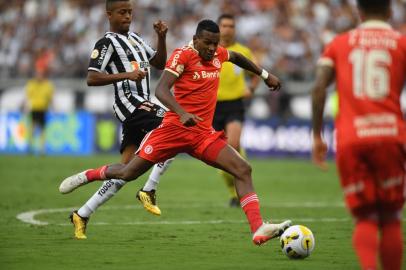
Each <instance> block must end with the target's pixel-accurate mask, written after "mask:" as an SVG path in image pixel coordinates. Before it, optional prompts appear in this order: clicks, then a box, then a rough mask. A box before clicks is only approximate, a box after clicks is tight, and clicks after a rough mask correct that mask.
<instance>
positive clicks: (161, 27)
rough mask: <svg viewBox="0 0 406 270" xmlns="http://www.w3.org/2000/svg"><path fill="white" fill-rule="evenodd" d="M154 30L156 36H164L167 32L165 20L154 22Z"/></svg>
mask: <svg viewBox="0 0 406 270" xmlns="http://www.w3.org/2000/svg"><path fill="white" fill-rule="evenodd" d="M154 30H155V32H156V33H157V35H158V36H160V37H165V36H166V33H167V32H168V25H167V24H166V23H165V22H163V21H161V20H159V21H157V22H154Z"/></svg>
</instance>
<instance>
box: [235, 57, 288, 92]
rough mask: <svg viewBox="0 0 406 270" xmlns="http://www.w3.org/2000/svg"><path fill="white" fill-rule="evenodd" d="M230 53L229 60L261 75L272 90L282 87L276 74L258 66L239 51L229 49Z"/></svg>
mask: <svg viewBox="0 0 406 270" xmlns="http://www.w3.org/2000/svg"><path fill="white" fill-rule="evenodd" d="M228 53H229V58H228V61H230V62H231V63H234V64H236V65H237V66H239V67H240V68H243V69H245V70H248V71H250V72H252V73H254V74H256V75H258V76H260V77H261V78H262V79H263V80H264V82H265V84H266V85H267V86H268V87H269V89H270V90H271V91H277V90H279V89H280V88H281V82H280V81H279V79H278V78H277V77H276V76H275V75H273V74H271V73H269V72H268V71H266V70H265V69H262V68H260V67H258V66H257V65H256V64H255V63H254V62H252V61H251V60H249V59H248V58H247V57H245V56H243V55H242V54H240V53H238V52H233V51H228Z"/></svg>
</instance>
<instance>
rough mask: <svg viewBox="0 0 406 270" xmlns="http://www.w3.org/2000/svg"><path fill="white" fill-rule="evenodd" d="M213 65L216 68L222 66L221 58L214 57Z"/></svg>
mask: <svg viewBox="0 0 406 270" xmlns="http://www.w3.org/2000/svg"><path fill="white" fill-rule="evenodd" d="M213 66H215V67H216V68H221V63H220V60H219V59H218V58H217V57H216V58H214V59H213Z"/></svg>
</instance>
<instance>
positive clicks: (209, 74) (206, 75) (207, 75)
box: [192, 70, 220, 80]
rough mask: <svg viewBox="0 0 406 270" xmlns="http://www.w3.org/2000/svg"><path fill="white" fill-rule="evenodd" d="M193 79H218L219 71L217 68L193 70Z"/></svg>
mask: <svg viewBox="0 0 406 270" xmlns="http://www.w3.org/2000/svg"><path fill="white" fill-rule="evenodd" d="M192 78H193V80H198V79H200V78H202V79H218V78H220V72H219V71H218V70H216V71H204V70H202V71H200V72H199V71H195V72H194V73H193V77H192Z"/></svg>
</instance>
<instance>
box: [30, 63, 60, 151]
mask: <svg viewBox="0 0 406 270" xmlns="http://www.w3.org/2000/svg"><path fill="white" fill-rule="evenodd" d="M45 72H46V71H44V70H38V71H37V72H36V76H35V78H33V79H31V80H29V81H28V82H27V85H26V97H27V103H28V104H27V105H28V110H29V111H30V117H31V128H30V133H29V134H30V137H29V143H30V145H29V147H30V150H33V149H32V147H33V139H34V134H35V131H36V129H39V132H40V146H39V149H38V150H39V152H40V153H43V152H44V143H45V132H44V130H45V124H46V122H45V116H46V112H47V111H48V108H49V105H50V103H51V101H52V97H53V93H54V85H53V84H52V82H51V81H49V80H48V79H47V78H46V76H45Z"/></svg>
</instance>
